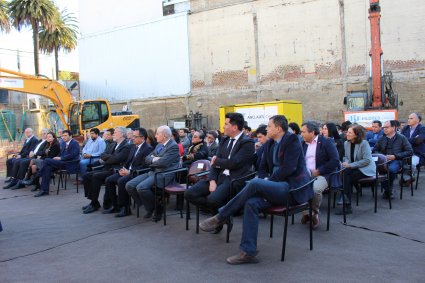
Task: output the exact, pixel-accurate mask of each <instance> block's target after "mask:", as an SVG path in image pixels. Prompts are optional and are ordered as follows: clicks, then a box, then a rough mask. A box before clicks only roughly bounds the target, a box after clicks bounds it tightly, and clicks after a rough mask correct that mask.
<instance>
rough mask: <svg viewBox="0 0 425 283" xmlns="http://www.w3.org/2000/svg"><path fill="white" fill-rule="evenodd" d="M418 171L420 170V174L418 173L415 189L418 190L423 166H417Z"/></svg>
mask: <svg viewBox="0 0 425 283" xmlns="http://www.w3.org/2000/svg"><path fill="white" fill-rule="evenodd" d="M416 171H418V174H417V175H416V185H415V190H417V189H418V182H419V173H420V172H421V166H417V167H416Z"/></svg>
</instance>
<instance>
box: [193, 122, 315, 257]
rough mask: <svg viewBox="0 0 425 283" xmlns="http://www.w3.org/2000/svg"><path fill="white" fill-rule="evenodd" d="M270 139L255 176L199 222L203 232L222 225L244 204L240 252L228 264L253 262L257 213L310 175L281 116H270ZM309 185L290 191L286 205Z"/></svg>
mask: <svg viewBox="0 0 425 283" xmlns="http://www.w3.org/2000/svg"><path fill="white" fill-rule="evenodd" d="M267 136H268V137H270V140H269V141H267V143H266V144H265V145H264V146H265V148H264V155H263V160H262V161H261V165H260V170H259V172H258V178H255V179H253V180H251V181H249V183H248V184H247V185H246V186H245V187H244V188H243V189H242V191H240V192H239V193H238V194H237V195H236V196H235V197H234V198H233V199H232V200H230V201H229V202H228V203H227V204H226V205H225V206H223V207H221V208H220V209H219V213H218V214H217V215H215V216H213V217H211V218H208V219H206V220H205V221H203V222H201V223H200V224H199V227H200V228H201V229H202V230H203V231H206V232H211V231H214V229H216V227H219V226H220V225H222V223H223V222H225V221H226V219H227V218H228V217H230V216H232V215H233V214H234V213H236V212H237V211H239V210H240V209H241V208H242V207H244V216H243V232H242V239H241V243H240V249H241V252H240V253H239V254H237V255H235V256H232V257H229V258H228V259H227V262H228V263H229V264H243V263H257V262H258V259H257V258H256V254H257V236H258V235H257V234H258V219H259V213H260V212H261V211H262V210H264V209H267V208H269V207H271V206H273V205H285V204H286V201H287V199H288V198H289V194H290V190H291V189H294V188H297V187H299V186H302V185H304V184H306V183H307V182H308V181H309V180H310V174H309V173H308V171H307V168H306V166H305V160H304V154H303V150H302V147H301V143H300V141H299V139H298V137H297V136H296V135H294V134H291V133H289V132H288V121H287V120H286V118H285V116H283V115H275V116H273V117H271V118H270V120H269V123H268V127H267ZM313 194H314V193H313V188H311V187H309V188H307V189H306V190H302V191H297V192H296V193H295V192H294V193H292V194H291V196H292V197H291V198H290V204H291V205H294V204H297V203H304V202H306V201H308V200H309V199H311V198H312V197H313Z"/></svg>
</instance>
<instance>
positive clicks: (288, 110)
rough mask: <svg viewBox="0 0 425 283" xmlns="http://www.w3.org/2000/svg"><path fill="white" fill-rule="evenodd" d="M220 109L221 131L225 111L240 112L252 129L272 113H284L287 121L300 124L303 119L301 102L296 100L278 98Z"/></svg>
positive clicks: (264, 122)
mask: <svg viewBox="0 0 425 283" xmlns="http://www.w3.org/2000/svg"><path fill="white" fill-rule="evenodd" d="M219 111H220V130H221V131H223V128H224V120H225V116H226V113H229V112H237V113H241V114H242V115H243V116H244V118H245V121H246V122H248V126H249V127H251V128H252V130H255V129H257V127H258V126H259V125H260V124H265V125H267V123H268V122H269V118H270V117H271V116H273V115H285V117H286V119H288V123H291V122H295V123H297V124H298V125H300V126H301V123H302V121H303V110H302V104H301V102H300V101H297V100H279V101H271V102H259V103H246V104H235V105H228V106H221V107H220V108H219Z"/></svg>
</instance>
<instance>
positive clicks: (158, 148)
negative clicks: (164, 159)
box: [156, 143, 164, 154]
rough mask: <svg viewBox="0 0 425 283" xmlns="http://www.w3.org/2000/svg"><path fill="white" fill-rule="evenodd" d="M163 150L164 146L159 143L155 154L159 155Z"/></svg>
mask: <svg viewBox="0 0 425 283" xmlns="http://www.w3.org/2000/svg"><path fill="white" fill-rule="evenodd" d="M163 149H164V145H163V144H162V143H160V144H159V145H158V146H157V148H156V154H160V153H161V151H162V150H163Z"/></svg>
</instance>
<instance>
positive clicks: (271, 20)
mask: <svg viewBox="0 0 425 283" xmlns="http://www.w3.org/2000/svg"><path fill="white" fill-rule="evenodd" d="M381 7H382V12H381V14H382V19H381V41H382V48H383V51H384V55H383V56H384V57H383V58H384V71H392V72H393V75H394V84H393V87H394V90H395V91H396V92H397V93H398V94H399V101H400V102H402V103H400V107H399V111H400V117H401V118H403V117H404V118H405V117H407V115H408V113H409V112H411V111H418V112H421V113H425V104H424V103H423V98H424V96H425V94H424V91H423V89H425V49H424V48H423V47H424V46H425V25H423V19H422V17H423V15H424V14H425V2H424V1H422V0H406V1H403V5H401V4H400V1H395V0H386V1H381ZM368 8H369V1H368V0H350V1H348V0H345V1H344V0H321V1H303V0H292V1H290V0H267V1H266V0H258V1H237V0H222V1H219V0H217V1H212V0H198V1H191V11H192V13H191V15H190V16H189V44H190V48H189V50H190V63H191V65H190V71H191V85H192V88H191V93H190V95H189V96H188V97H181V98H174V99H172V100H161V101H153V100H152V101H148V100H143V101H138V102H134V103H132V105H131V108H132V109H133V111H136V112H137V113H139V114H141V115H142V124H144V126H146V127H156V126H158V125H160V124H163V123H165V121H166V120H167V119H169V118H170V117H172V116H174V117H176V116H177V117H178V116H181V115H184V114H186V113H187V112H188V111H190V110H192V111H194V112H196V111H199V112H201V113H203V114H204V115H208V116H209V124H210V126H213V127H218V107H219V106H221V105H226V104H235V103H244V102H257V101H270V100H275V99H297V100H300V101H302V103H303V107H304V111H303V113H304V119H317V120H321V121H326V120H333V121H338V122H340V121H341V119H342V115H341V111H343V110H344V109H345V106H344V105H343V103H342V102H343V97H344V96H345V94H346V92H347V91H351V90H361V89H367V88H368V75H369V55H368V54H369V49H370V25H369V20H368Z"/></svg>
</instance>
